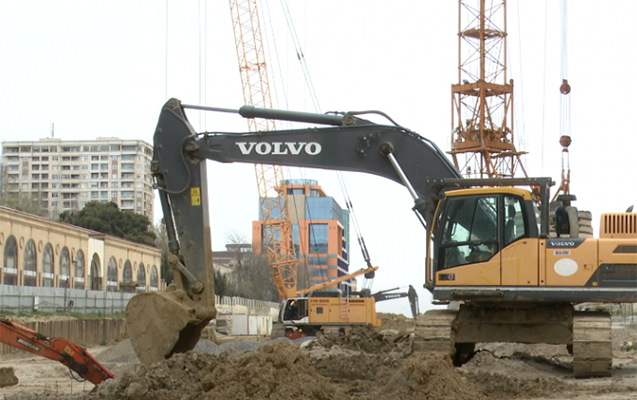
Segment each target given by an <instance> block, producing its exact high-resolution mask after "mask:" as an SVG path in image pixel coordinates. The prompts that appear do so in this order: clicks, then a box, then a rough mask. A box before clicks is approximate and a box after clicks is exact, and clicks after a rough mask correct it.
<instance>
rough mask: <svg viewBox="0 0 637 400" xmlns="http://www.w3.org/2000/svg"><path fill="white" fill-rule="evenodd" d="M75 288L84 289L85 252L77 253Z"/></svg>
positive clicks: (79, 251)
mask: <svg viewBox="0 0 637 400" xmlns="http://www.w3.org/2000/svg"><path fill="white" fill-rule="evenodd" d="M74 280H75V288H76V289H84V252H82V250H78V251H77V253H75V279H74Z"/></svg>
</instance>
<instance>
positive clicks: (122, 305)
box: [0, 285, 135, 315]
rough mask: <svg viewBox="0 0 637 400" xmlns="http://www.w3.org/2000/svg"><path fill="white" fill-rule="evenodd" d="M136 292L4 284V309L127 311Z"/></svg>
mask: <svg viewBox="0 0 637 400" xmlns="http://www.w3.org/2000/svg"><path fill="white" fill-rule="evenodd" d="M134 295H135V293H122V292H105V291H99V290H81V289H66V288H52V287H27V286H10V285H0V312H7V311H9V312H14V313H21V312H32V311H42V312H77V313H81V314H104V315H106V314H115V313H122V312H124V311H125V309H126V305H127V304H128V301H129V300H130V299H131V298H132V297H133V296H134Z"/></svg>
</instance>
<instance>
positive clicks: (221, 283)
mask: <svg viewBox="0 0 637 400" xmlns="http://www.w3.org/2000/svg"><path fill="white" fill-rule="evenodd" d="M214 276H215V294H216V295H217V296H236V295H237V290H236V287H235V285H234V283H233V282H232V281H231V280H230V279H228V277H227V276H226V275H225V274H222V273H221V271H219V270H215V271H214Z"/></svg>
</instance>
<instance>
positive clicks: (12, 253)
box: [2, 235, 18, 285]
mask: <svg viewBox="0 0 637 400" xmlns="http://www.w3.org/2000/svg"><path fill="white" fill-rule="evenodd" d="M3 275H4V278H3V281H2V283H4V284H5V285H17V284H18V246H17V244H16V241H15V237H14V236H13V235H11V236H9V237H8V238H7V240H6V242H5V244H4V274H3Z"/></svg>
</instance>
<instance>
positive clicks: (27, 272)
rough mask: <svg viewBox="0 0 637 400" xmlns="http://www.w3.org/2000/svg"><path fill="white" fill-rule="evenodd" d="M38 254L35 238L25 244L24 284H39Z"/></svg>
mask: <svg viewBox="0 0 637 400" xmlns="http://www.w3.org/2000/svg"><path fill="white" fill-rule="evenodd" d="M37 257H38V255H37V253H36V251H35V242H34V241H33V239H31V240H29V241H28V242H27V245H26V246H24V280H23V284H24V286H38V258H37Z"/></svg>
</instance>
